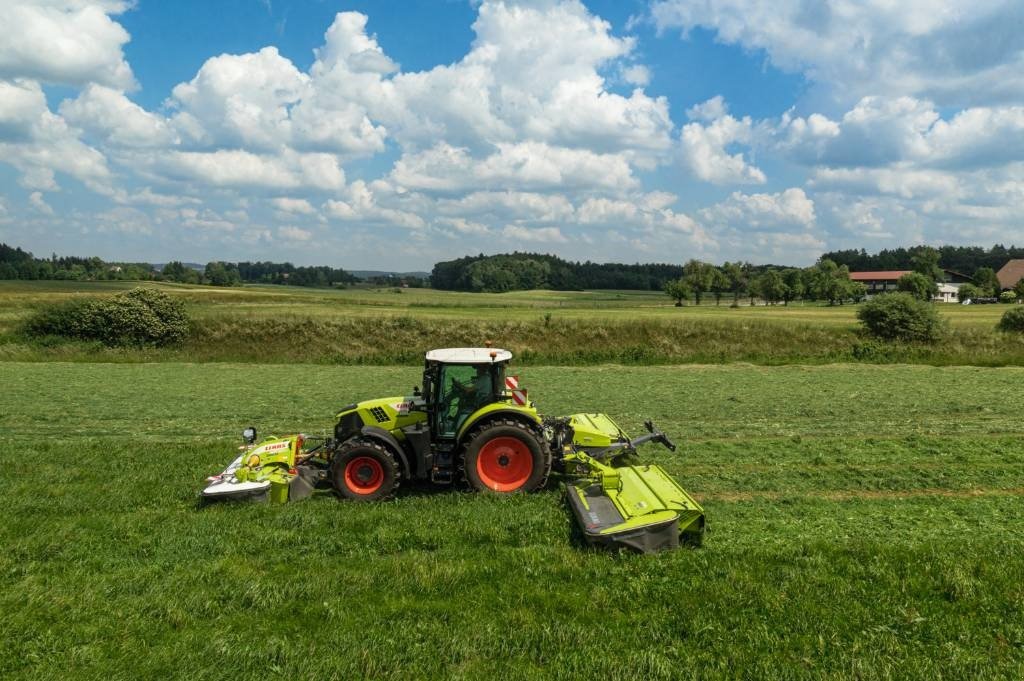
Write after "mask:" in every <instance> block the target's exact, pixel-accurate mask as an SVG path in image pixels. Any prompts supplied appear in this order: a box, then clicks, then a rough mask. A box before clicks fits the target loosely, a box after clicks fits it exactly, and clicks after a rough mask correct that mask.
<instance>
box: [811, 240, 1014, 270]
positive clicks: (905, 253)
mask: <svg viewBox="0 0 1024 681" xmlns="http://www.w3.org/2000/svg"><path fill="white" fill-rule="evenodd" d="M936 250H937V251H938V252H939V267H941V268H943V269H947V270H953V271H954V272H960V273H961V274H966V275H967V276H969V277H970V276H972V275H973V274H974V273H975V272H977V271H978V269H979V268H982V267H990V268H992V269H993V270H999V268H1001V267H1002V266H1003V265H1005V264H1006V261H1007V260H1012V259H1014V258H1024V248H1017V247H1016V246H1010V247H1009V248H1007V247H1006V246H1003V245H1000V244H996V245H995V246H993V247H992V248H982V247H981V246H939V247H938V248H936ZM916 251H917V248H915V247H912V248H909V249H908V248H893V249H888V248H887V249H884V250H881V251H879V252H878V253H876V254H875V255H869V254H868V253H867V252H866V251H865V250H864V249H860V250H857V249H850V250H847V251H833V252H831V253H825V254H823V255H822V256H821V257H822V259H828V260H831V261H832V262H834V263H836V264H837V265H846V266H847V267H849V268H850V271H851V272H865V271H867V272H870V271H877V270H911V269H913V262H912V261H913V258H914V253H915V252H916Z"/></svg>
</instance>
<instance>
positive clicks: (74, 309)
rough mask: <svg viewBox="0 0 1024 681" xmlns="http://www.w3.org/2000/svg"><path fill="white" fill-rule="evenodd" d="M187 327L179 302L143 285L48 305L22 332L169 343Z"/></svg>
mask: <svg viewBox="0 0 1024 681" xmlns="http://www.w3.org/2000/svg"><path fill="white" fill-rule="evenodd" d="M188 331H189V320H188V315H186V314H185V308H184V305H183V304H182V302H181V301H180V300H175V299H174V298H171V297H170V296H169V295H167V294H166V293H163V292H161V291H157V290H154V289H146V288H136V289H132V290H131V291H127V292H125V293H119V294H118V295H116V296H112V297H110V298H102V299H90V300H71V301H68V302H65V303H60V304H57V305H51V306H48V307H45V308H43V309H41V310H39V311H38V312H36V314H34V315H33V316H32V317H30V318H29V319H28V321H27V322H26V323H25V326H24V332H25V333H26V334H27V335H28V336H32V337H35V338H44V337H47V336H59V337H62V338H71V339H76V340H88V341H100V342H102V343H104V344H106V345H111V346H117V345H157V346H162V345H173V344H176V343H180V342H181V341H183V340H185V337H186V336H188Z"/></svg>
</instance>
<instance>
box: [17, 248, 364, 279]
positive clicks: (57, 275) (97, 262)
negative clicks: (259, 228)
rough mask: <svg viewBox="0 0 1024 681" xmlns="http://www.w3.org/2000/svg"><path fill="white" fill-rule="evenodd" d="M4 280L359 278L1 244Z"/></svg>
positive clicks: (269, 265) (332, 271)
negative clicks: (36, 251) (123, 259)
mask: <svg viewBox="0 0 1024 681" xmlns="http://www.w3.org/2000/svg"><path fill="white" fill-rule="evenodd" d="M0 279H23V280H39V279H50V280H72V281H117V280H125V281H173V282H180V283H184V284H208V285H212V286H237V285H240V284H242V283H250V284H287V285H290V286H321V287H330V286H339V285H341V286H345V285H348V284H354V283H356V282H358V281H359V278H358V277H356V276H354V275H352V274H351V273H349V272H347V271H345V270H343V269H341V268H336V267H327V266H310V267H304V266H295V265H293V264H291V263H290V262H284V263H275V262H238V263H232V262H223V261H213V262H209V263H207V264H206V266H205V267H204V268H203V269H201V270H200V269H196V268H195V267H193V266H191V265H186V264H185V263H182V262H179V261H177V260H174V261H171V262H169V263H167V264H166V265H164V266H163V267H158V266H156V265H151V264H149V263H119V262H106V261H104V260H102V259H101V258H96V257H92V258H81V257H76V256H63V257H58V256H57V255H56V254H54V255H53V256H51V257H50V258H48V259H47V258H36V257H35V256H33V255H32V254H31V253H29V252H28V251H24V250H22V249H21V248H15V247H12V246H8V245H7V244H3V243H0Z"/></svg>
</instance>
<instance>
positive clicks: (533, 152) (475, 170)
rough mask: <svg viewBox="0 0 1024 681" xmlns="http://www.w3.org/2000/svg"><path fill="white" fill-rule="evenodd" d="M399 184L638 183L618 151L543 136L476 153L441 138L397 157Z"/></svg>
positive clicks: (450, 187) (443, 187)
mask: <svg viewBox="0 0 1024 681" xmlns="http://www.w3.org/2000/svg"><path fill="white" fill-rule="evenodd" d="M391 179H392V181H394V182H395V183H396V184H398V185H401V186H404V187H408V188H412V189H424V190H434V191H459V190H465V189H469V188H481V187H482V188H506V187H515V188H517V189H534V190H535V189H570V188H592V187H601V188H605V189H617V188H630V187H634V186H636V184H637V181H636V179H635V178H634V177H633V175H632V169H631V168H630V165H629V163H628V162H627V161H626V159H624V158H623V157H622V156H620V155H617V154H598V153H595V152H593V151H590V150H587V149H569V148H566V147H553V146H549V145H547V144H544V143H541V142H524V143H521V144H504V143H502V144H498V145H497V150H496V151H494V152H493V153H491V154H488V155H486V156H484V157H482V158H475V157H474V156H472V155H471V153H470V150H469V149H467V148H465V147H453V146H451V145H450V144H447V143H440V144H438V145H436V146H434V147H433V148H431V149H427V150H425V151H422V152H419V153H409V154H404V155H403V156H402V157H401V158H400V159H399V160H398V161H396V162H395V167H394V170H393V171H392V173H391Z"/></svg>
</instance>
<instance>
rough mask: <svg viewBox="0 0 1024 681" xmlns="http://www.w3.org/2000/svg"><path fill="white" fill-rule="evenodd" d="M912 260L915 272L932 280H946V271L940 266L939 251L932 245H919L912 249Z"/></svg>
mask: <svg viewBox="0 0 1024 681" xmlns="http://www.w3.org/2000/svg"><path fill="white" fill-rule="evenodd" d="M912 253H913V255H911V256H910V262H911V264H912V265H913V269H914V271H915V272H917V273H919V274H923V275H924V276H926V277H928V278H929V279H931V280H932V281H945V280H946V273H945V272H943V271H942V268H941V267H939V252H938V251H937V250H935V249H934V248H932V247H931V246H918V247H917V248H915V249H913V250H912Z"/></svg>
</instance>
